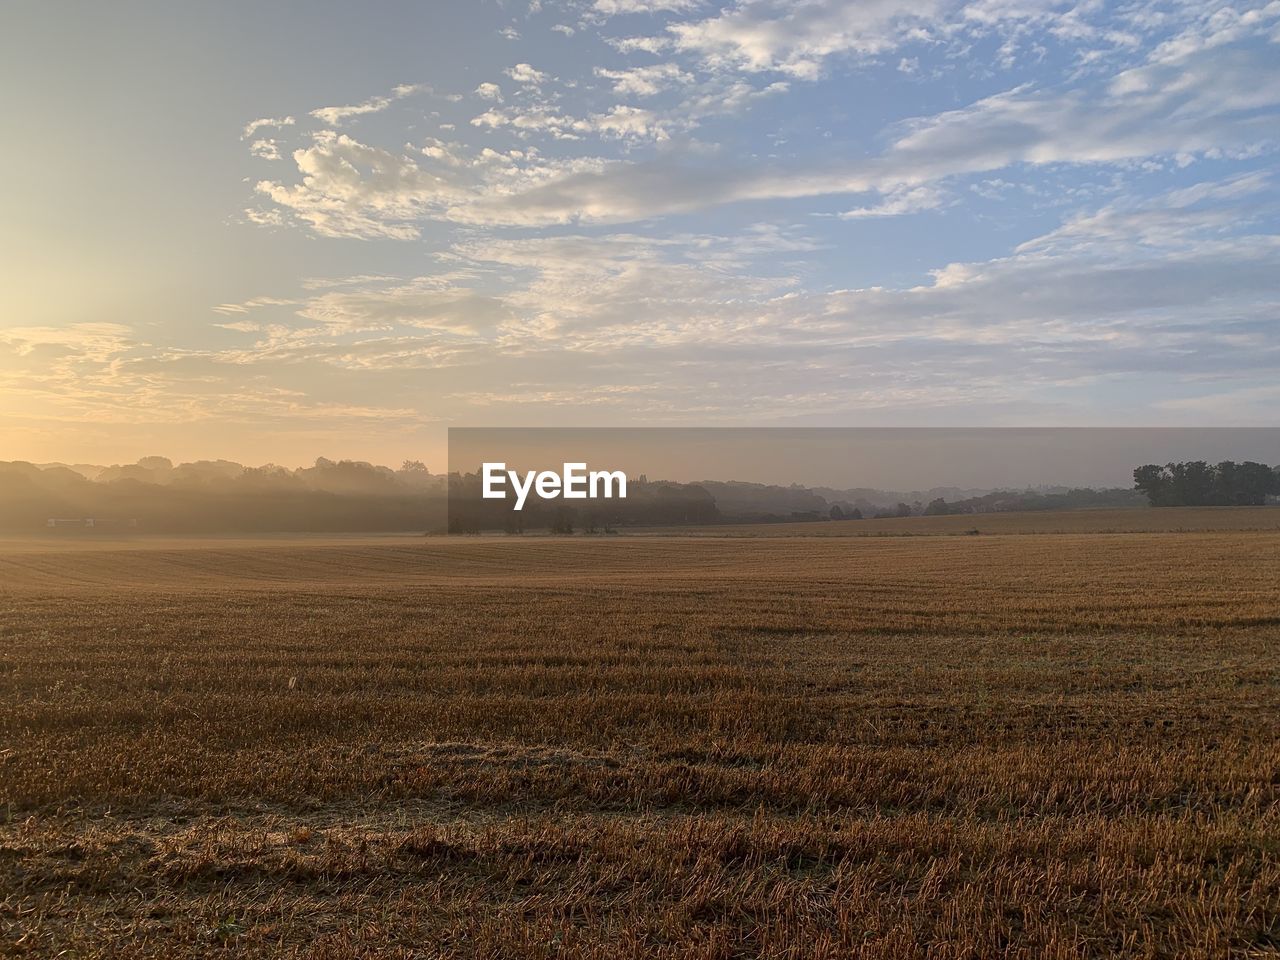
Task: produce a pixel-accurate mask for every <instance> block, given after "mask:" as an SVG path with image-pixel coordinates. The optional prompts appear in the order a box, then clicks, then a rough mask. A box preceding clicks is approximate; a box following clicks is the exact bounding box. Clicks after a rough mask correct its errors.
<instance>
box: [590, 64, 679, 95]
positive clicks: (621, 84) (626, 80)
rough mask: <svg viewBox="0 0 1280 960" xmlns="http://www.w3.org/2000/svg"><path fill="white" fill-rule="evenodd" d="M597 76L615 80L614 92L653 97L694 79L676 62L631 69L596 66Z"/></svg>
mask: <svg viewBox="0 0 1280 960" xmlns="http://www.w3.org/2000/svg"><path fill="white" fill-rule="evenodd" d="M596 76H597V77H604V78H605V79H606V80H612V81H613V92H614V93H616V94H618V95H619V96H623V97H628V96H630V97H652V96H654V95H655V94H658V93H661V92H662V91H663V90H666V89H668V88H669V87H673V86H682V85H684V84H688V83H691V82H692V81H693V75H692V74H690V73H687V72H685V71H684V70H681V69H680V67H679V66H678V65H677V64H674V63H656V64H652V65H651V66H647V67H633V68H631V69H629V70H607V69H605V68H603V67H597V68H596Z"/></svg>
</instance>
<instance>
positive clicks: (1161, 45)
mask: <svg viewBox="0 0 1280 960" xmlns="http://www.w3.org/2000/svg"><path fill="white" fill-rule="evenodd" d="M0 107H2V108H3V114H2V115H3V117H4V123H5V131H6V137H5V149H4V150H2V151H0V183H3V184H4V188H3V194H2V196H3V204H2V206H0V280H2V281H3V282H0V441H2V442H0V459H28V460H34V461H37V462H45V461H54V460H60V461H64V462H129V461H132V460H134V459H136V458H137V457H140V456H143V455H150V454H160V455H166V456H169V457H172V458H174V459H175V460H183V459H196V458H214V457H226V458H228V459H235V460H239V461H242V462H247V463H255V464H256V463H265V462H274V463H279V464H283V465H288V466H293V465H298V464H302V463H308V462H310V461H312V460H314V458H315V457H317V456H321V455H324V456H328V457H351V458H356V459H366V460H371V461H375V462H380V463H391V464H397V463H399V462H400V461H401V460H403V459H406V458H411V459H424V460H426V461H427V462H428V465H431V466H434V465H436V464H439V466H440V468H443V458H444V451H445V436H446V429H447V428H448V427H461V426H559V427H571V426H733V425H752V426H922V425H924V426H974V425H985V426H1098V425H1105V426H1126V425H1128V426H1138V425H1141V426H1206V425H1218V426H1272V425H1275V424H1276V423H1277V417H1276V410H1277V408H1278V404H1280V376H1278V374H1280V336H1278V334H1280V216H1278V214H1280V187H1278V182H1280V181H1278V176H1280V171H1278V170H1277V162H1276V159H1277V154H1276V150H1277V146H1278V140H1280V2H1277V0H1272V2H1270V3H1263V2H1257V3H1216V2H1212V0H1210V2H1203V0H1200V2H1177V0H1175V2H1147V0H1133V2H1125V3H1117V4H1103V3H1090V2H1085V3H1071V2H1066V3H1055V2H1052V0H910V2H907V0H865V2H837V0H793V2H782V0H735V2H730V3H715V2H711V0H505V2H497V0H468V2H425V0H417V2H393V0H368V2H362V3H359V4H354V3H337V2H326V0H309V2H306V3H301V2H290V0H277V2H273V3H265V4H264V3H259V2H255V3H249V2H242V0H227V2H221V3H218V4H173V3H159V2H136V0H118V2H113V3H111V4H101V3H89V2H59V3H51V2H48V0H42V2H31V0H8V2H6V3H5V4H4V5H3V7H0Z"/></svg>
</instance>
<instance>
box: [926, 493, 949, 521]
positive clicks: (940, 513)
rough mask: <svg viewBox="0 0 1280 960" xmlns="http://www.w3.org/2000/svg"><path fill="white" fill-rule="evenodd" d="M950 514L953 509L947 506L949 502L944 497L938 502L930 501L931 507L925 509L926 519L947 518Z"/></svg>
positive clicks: (939, 498) (938, 499) (937, 500)
mask: <svg viewBox="0 0 1280 960" xmlns="http://www.w3.org/2000/svg"><path fill="white" fill-rule="evenodd" d="M950 512H951V508H950V507H949V506H947V501H946V500H944V499H943V498H942V497H938V498H937V499H936V500H930V501H929V505H928V506H927V507H925V508H924V515H925V516H926V517H945V516H946V515H947V514H949V513H950Z"/></svg>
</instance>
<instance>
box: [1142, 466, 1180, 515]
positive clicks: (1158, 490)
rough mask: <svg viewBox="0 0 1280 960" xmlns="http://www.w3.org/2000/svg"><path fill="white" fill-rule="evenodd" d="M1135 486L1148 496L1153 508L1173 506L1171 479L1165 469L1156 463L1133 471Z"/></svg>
mask: <svg viewBox="0 0 1280 960" xmlns="http://www.w3.org/2000/svg"><path fill="white" fill-rule="evenodd" d="M1133 486H1134V488H1135V489H1137V490H1141V491H1142V492H1143V493H1145V494H1146V495H1147V500H1148V501H1150V503H1151V506H1153V507H1167V506H1171V504H1170V503H1169V499H1170V496H1171V490H1170V486H1171V484H1170V478H1169V475H1168V473H1167V472H1166V471H1165V469H1164V467H1161V466H1158V465H1157V464H1154V463H1148V464H1146V465H1145V466H1142V467H1138V469H1136V470H1134V471H1133Z"/></svg>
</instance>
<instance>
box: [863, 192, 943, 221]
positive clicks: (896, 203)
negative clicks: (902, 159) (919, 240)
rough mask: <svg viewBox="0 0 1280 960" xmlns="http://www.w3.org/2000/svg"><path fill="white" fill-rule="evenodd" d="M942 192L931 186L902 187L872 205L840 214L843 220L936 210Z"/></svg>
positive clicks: (941, 198)
mask: <svg viewBox="0 0 1280 960" xmlns="http://www.w3.org/2000/svg"><path fill="white" fill-rule="evenodd" d="M944 199H945V198H944V196H943V194H942V193H941V192H940V191H939V190H937V189H935V188H933V187H903V188H900V189H898V190H892V191H890V192H889V193H887V194H886V195H885V197H884V199H883V200H882V201H881V202H880V203H878V204H876V205H875V206H873V207H856V208H854V209H852V210H846V211H845V212H844V213H842V214H840V217H841V219H844V220H858V219H862V218H865V217H899V216H902V215H904V214H908V213H920V212H922V211H925V210H937V209H938V208H939V207H941V206H942V204H943V201H944Z"/></svg>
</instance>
